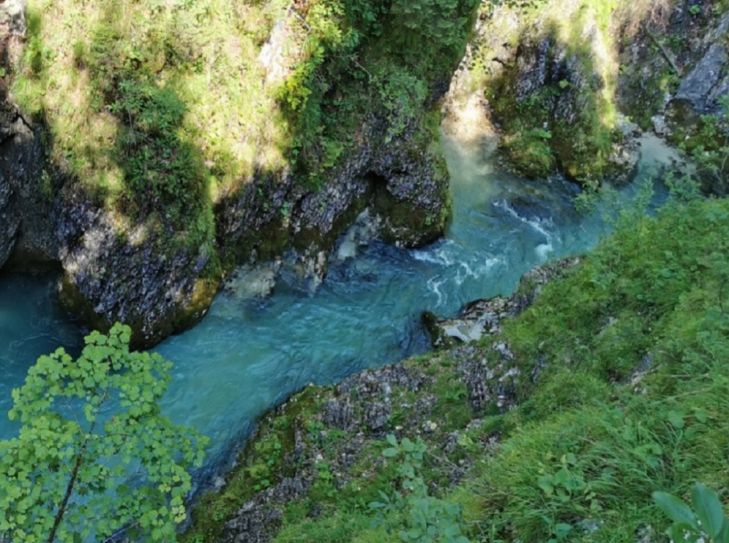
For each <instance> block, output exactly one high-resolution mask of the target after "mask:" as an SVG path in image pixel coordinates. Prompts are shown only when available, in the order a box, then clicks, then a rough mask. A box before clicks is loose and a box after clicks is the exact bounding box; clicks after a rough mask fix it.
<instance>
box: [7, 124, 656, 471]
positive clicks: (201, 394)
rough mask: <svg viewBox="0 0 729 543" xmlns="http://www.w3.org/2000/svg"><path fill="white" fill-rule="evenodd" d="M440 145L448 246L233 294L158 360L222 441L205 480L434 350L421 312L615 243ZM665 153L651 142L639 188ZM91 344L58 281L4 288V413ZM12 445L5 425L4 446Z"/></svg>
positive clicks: (192, 417) (190, 409)
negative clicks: (61, 360)
mask: <svg viewBox="0 0 729 543" xmlns="http://www.w3.org/2000/svg"><path fill="white" fill-rule="evenodd" d="M443 146H444V149H445V151H446V155H447V159H448V166H449V169H450V171H451V175H452V193H453V202H454V215H453V221H452V223H451V225H450V227H449V230H448V233H447V236H446V237H445V238H444V239H442V240H441V241H438V242H436V243H435V244H433V245H431V246H429V247H426V248H423V249H419V250H405V249H398V248H395V247H392V246H387V245H384V244H381V243H376V242H375V243H371V244H369V245H366V246H362V247H351V246H347V247H346V249H347V250H340V251H339V257H337V258H334V259H333V261H332V263H331V266H330V270H329V273H328V275H327V277H326V279H325V280H324V282H323V284H322V285H321V287H320V288H319V289H317V290H316V291H315V292H313V293H312V292H310V291H309V290H308V289H305V288H301V285H300V282H299V281H297V280H293V279H290V278H287V276H286V275H285V274H284V276H283V277H282V278H281V279H280V280H279V281H278V283H277V284H276V287H275V289H274V291H273V293H272V294H271V295H270V296H267V297H265V298H250V297H249V296H244V295H243V294H242V291H243V290H245V289H240V288H227V289H225V290H223V291H222V292H221V293H220V294H219V295H218V296H217V298H216V299H215V302H214V303H213V305H212V307H211V308H210V311H209V312H208V314H207V315H206V317H205V318H204V319H203V320H202V321H201V322H200V323H199V324H198V325H197V326H195V327H194V328H192V329H191V330H188V331H186V332H184V333H182V334H180V335H177V336H174V337H171V338H169V339H168V340H166V341H165V342H163V343H162V344H160V345H159V346H158V347H157V348H156V350H157V351H158V352H160V353H161V354H162V355H164V356H165V357H167V358H169V359H170V360H172V361H173V362H174V364H175V365H174V370H173V380H172V382H171V384H170V388H169V391H168V393H167V396H166V397H165V399H164V405H163V410H164V412H165V413H166V414H167V415H168V416H170V417H171V418H172V419H173V420H174V421H176V422H180V423H185V424H188V425H191V426H194V427H195V428H197V429H198V430H200V431H201V432H203V433H205V434H207V435H208V436H209V437H210V438H211V443H212V445H211V447H210V451H209V454H208V457H207V460H206V466H205V470H204V472H205V473H207V474H210V473H212V472H215V471H218V470H219V469H220V468H221V467H223V466H224V464H225V463H226V462H227V461H228V460H230V458H231V452H232V451H233V450H234V448H235V447H236V446H237V445H238V444H240V443H241V441H242V439H243V438H244V437H245V436H246V435H247V434H248V433H249V432H250V431H251V429H252V427H253V425H254V423H255V421H256V419H257V418H258V417H259V416H260V415H261V414H263V413H264V412H265V411H267V410H268V409H270V408H271V407H272V406H274V405H276V404H278V403H280V402H281V401H283V400H284V399H285V398H286V397H287V396H289V395H290V394H291V393H292V392H294V391H296V390H298V389H301V388H302V387H304V386H306V385H307V384H309V383H316V384H324V383H333V382H337V381H339V380H342V379H343V378H345V377H346V376H348V375H350V374H352V373H354V372H357V371H359V370H362V369H365V368H370V367H376V366H381V365H384V364H387V363H392V362H397V361H399V360H402V359H403V358H405V357H407V356H409V355H412V354H416V353H420V352H424V351H425V350H427V348H428V340H427V337H426V336H425V333H424V331H423V329H422V327H421V325H420V314H421V313H422V311H424V310H429V311H433V312H435V313H436V314H439V315H444V316H449V315H453V314H454V313H456V312H457V311H458V309H459V308H460V307H461V306H462V305H463V304H464V303H466V302H468V301H470V300H473V299H476V298H485V297H489V296H494V295H497V294H508V293H510V292H512V291H513V289H514V288H515V286H516V284H517V282H518V280H519V277H520V276H521V275H522V274H523V273H524V272H526V271H528V270H529V269H531V268H532V267H534V266H536V265H539V264H543V263H544V262H546V261H547V260H549V259H554V258H558V257H561V256H566V255H569V254H575V253H580V252H583V251H585V250H587V249H589V248H590V247H592V246H594V245H595V244H596V243H597V242H598V241H599V239H600V237H601V236H602V235H604V234H605V233H606V232H607V231H608V230H609V226H608V225H606V224H605V223H604V221H602V220H601V218H600V213H598V212H594V213H592V214H587V215H585V214H579V213H577V212H576V211H575V209H574V206H573V198H574V196H575V195H576V194H577V192H578V190H577V188H576V187H575V186H574V185H573V184H571V183H568V182H566V181H564V180H562V179H560V178H558V177H555V178H552V179H543V180H538V181H527V180H524V179H521V178H518V177H514V176H512V175H510V174H508V173H505V172H503V171H500V170H499V169H497V168H495V167H494V165H493V163H492V161H491V160H490V159H489V158H488V156H487V155H486V154H485V153H484V152H483V149H482V148H481V147H479V146H477V145H464V144H459V143H457V142H456V141H455V140H452V139H450V138H448V137H444V140H443ZM667 154H668V153H667V151H666V149H665V147H663V146H662V144H660V142H658V141H657V140H655V139H654V138H650V137H647V138H644V140H643V158H642V160H641V163H640V168H639V172H638V175H637V180H640V179H642V178H645V177H646V176H649V175H651V174H652V172H654V171H655V169H656V167H657V165H658V164H659V163H660V162H662V161H664V160H665V159H666V155H667ZM634 187H635V183H634V184H633V185H632V186H630V187H627V188H625V189H623V194H624V196H625V197H626V198H628V197H629V196H630V194H631V192H632V191H634V190H635V189H634ZM353 249H356V251H355V250H353ZM80 338H81V331H80V329H79V328H78V327H77V326H76V324H74V322H73V321H72V320H70V319H69V318H68V317H67V316H66V315H64V313H63V312H62V310H61V309H60V308H59V306H58V302H57V300H56V290H55V277H53V276H37V277H28V276H21V275H17V274H3V275H0V413H5V412H6V411H7V410H8V409H9V408H10V406H11V403H12V402H11V397H10V394H11V390H12V388H13V387H17V386H19V385H20V384H21V383H22V381H23V379H24V377H25V374H26V372H27V369H28V367H30V365H31V364H33V362H34V361H35V359H36V358H37V357H38V356H39V355H40V354H43V353H46V352H50V351H52V350H54V349H55V348H56V347H57V346H59V345H63V346H66V347H68V348H70V349H71V350H75V349H77V348H78V346H79V344H80ZM15 432H17V427H16V426H15V425H14V424H13V423H11V422H10V421H8V420H7V418H6V417H4V416H0V438H8V437H11V436H12V435H13V434H14V433H15Z"/></svg>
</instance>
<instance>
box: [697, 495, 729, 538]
mask: <svg viewBox="0 0 729 543" xmlns="http://www.w3.org/2000/svg"><path fill="white" fill-rule="evenodd" d="M691 501H692V502H693V505H694V509H695V510H696V515H697V516H698V517H699V520H700V521H701V527H702V528H703V530H704V531H705V532H706V533H707V534H708V535H710V536H711V537H714V538H715V537H717V536H718V535H719V533H720V532H721V530H722V528H723V527H724V509H723V507H722V505H721V502H720V501H719V496H717V494H716V492H714V491H713V490H712V489H710V488H708V487H706V486H704V485H702V484H701V483H697V484H695V485H694V487H693V488H692V489H691Z"/></svg>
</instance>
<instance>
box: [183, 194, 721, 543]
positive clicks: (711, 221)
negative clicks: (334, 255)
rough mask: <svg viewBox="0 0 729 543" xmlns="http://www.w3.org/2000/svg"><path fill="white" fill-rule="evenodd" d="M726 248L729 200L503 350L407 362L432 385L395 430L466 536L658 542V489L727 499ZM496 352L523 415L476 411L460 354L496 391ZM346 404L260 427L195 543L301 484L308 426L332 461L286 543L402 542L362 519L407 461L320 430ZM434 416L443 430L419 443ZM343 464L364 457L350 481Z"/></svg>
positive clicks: (624, 249)
mask: <svg viewBox="0 0 729 543" xmlns="http://www.w3.org/2000/svg"><path fill="white" fill-rule="evenodd" d="M728 240H729V201H726V200H713V201H701V202H694V203H690V204H688V205H683V206H679V205H673V206H669V208H668V209H666V210H664V211H663V212H662V213H661V214H660V215H659V217H658V219H649V218H642V219H639V220H638V221H637V222H633V223H631V224H629V225H627V226H625V227H624V228H622V229H620V230H619V231H618V233H617V234H616V235H614V236H613V237H612V238H610V239H609V240H607V241H605V242H604V243H602V245H601V246H600V247H599V248H598V249H597V250H596V251H595V252H594V253H593V254H591V255H589V256H588V257H587V258H586V259H585V261H584V262H583V264H581V265H580V266H579V267H578V268H577V269H576V270H574V271H573V272H571V273H570V274H569V275H568V276H567V277H566V278H565V279H562V280H559V281H556V282H554V283H552V284H550V285H549V286H548V287H547V288H546V289H545V291H544V292H543V293H542V295H541V296H540V298H539V299H538V301H537V302H536V303H535V305H534V306H532V307H531V308H530V309H529V310H527V312H525V313H524V314H523V315H521V316H520V317H518V318H516V319H514V320H513V321H511V322H509V323H508V324H507V325H506V326H505V329H504V332H503V334H502V336H500V337H499V338H496V339H489V340H486V341H485V342H484V343H483V344H481V345H478V346H474V347H469V348H466V349H465V350H463V349H461V350H453V351H444V352H440V353H434V354H432V355H429V356H426V357H422V358H419V359H415V360H411V361H409V362H407V363H406V364H405V367H406V369H407V371H408V372H410V373H411V374H412V375H416V376H419V378H422V379H423V383H424V384H423V385H422V386H421V387H420V388H419V389H418V390H417V391H413V390H411V389H408V388H406V387H401V386H396V385H394V386H393V387H392V392H391V394H392V405H393V410H392V413H391V415H390V418H389V421H388V424H387V429H386V430H385V431H391V432H393V433H396V434H398V435H400V436H410V437H413V438H415V437H416V436H417V437H419V438H420V439H423V440H424V441H425V442H426V444H427V445H428V448H429V453H428V454H427V455H426V463H425V467H424V469H423V472H422V474H423V476H424V478H425V479H426V480H427V481H428V483H429V487H430V489H431V494H433V495H435V496H440V497H442V498H443V499H444V500H445V503H458V504H461V505H462V506H463V519H462V526H463V529H464V531H466V533H467V534H468V535H469V536H470V538H472V539H473V540H485V541H547V540H548V539H550V537H554V538H556V539H555V540H565V541H611V542H613V541H625V542H628V541H635V540H636V539H637V538H639V537H641V536H642V535H650V537H651V539H650V540H652V541H653V540H655V541H661V540H662V536H661V535H660V534H661V532H662V530H663V528H665V526H666V520H665V519H664V518H662V517H661V516H660V514H659V513H658V511H657V510H656V508H655V507H654V506H653V505H652V503H651V499H650V494H651V492H652V491H654V490H658V489H661V490H668V491H671V492H674V493H676V494H678V495H682V494H685V493H686V492H687V490H688V488H689V485H690V484H691V483H692V482H694V481H697V480H698V481H704V482H705V483H707V484H710V485H711V486H713V487H714V488H716V489H717V490H719V491H720V492H721V493H722V494H723V495H724V498H725V499H726V498H727V496H726V493H727V490H728V489H729V469H728V468H727V466H729V462H728V460H729V458H727V456H728V454H729V453H727V451H729V437H727V436H729V423H728V422H727V418H726V413H727V410H729V394H728V393H729V366H727V364H726V361H727V360H728V359H729V251H728V249H729V247H728V246H727V245H728V244H729V241H728ZM494 341H495V342H497V343H504V342H506V343H507V344H508V345H509V346H510V348H511V350H512V351H513V352H514V354H515V358H514V360H513V363H512V365H511V368H517V369H518V373H516V375H517V377H516V378H515V379H514V380H513V381H512V386H511V387H510V389H511V391H512V393H513V398H512V400H513V402H514V403H515V405H516V407H515V408H514V409H512V410H509V411H507V412H501V411H500V410H499V409H498V408H497V407H496V406H495V405H486V406H483V408H481V409H479V410H475V411H474V410H472V409H471V407H470V406H469V402H468V398H467V396H468V394H467V389H466V386H465V385H464V382H463V380H462V377H461V376H462V373H461V370H460V369H459V368H460V367H461V362H462V360H463V357H464V356H465V357H467V358H469V359H477V360H479V359H480V360H482V361H483V363H485V364H486V365H487V366H488V367H491V368H494V371H496V376H495V377H494V378H498V377H499V375H498V372H499V369H498V368H499V363H498V360H497V359H498V356H497V353H496V351H495V350H494V349H493V348H492V345H491V343H492V342H494ZM337 394H339V393H335V391H334V390H333V389H318V388H310V389H307V391H305V392H304V393H302V394H301V395H299V396H297V397H296V398H295V399H294V400H293V401H292V402H291V403H290V404H288V405H287V406H286V407H284V408H283V410H282V411H280V412H278V413H275V414H272V415H270V416H269V417H268V418H267V419H266V420H264V421H263V423H262V426H261V432H260V434H259V435H258V437H257V438H256V439H255V440H254V441H253V443H252V444H251V445H250V446H249V448H248V450H247V453H245V454H244V455H243V456H242V463H241V465H240V466H239V467H238V468H237V470H236V471H235V472H234V473H233V474H232V475H231V476H230V479H229V484H228V486H227V487H226V489H225V490H224V491H223V492H222V493H220V494H212V495H209V496H207V497H205V498H204V499H203V500H202V502H201V503H200V504H199V505H198V507H197V509H196V513H195V519H196V522H195V524H194V528H193V530H192V531H191V532H189V533H188V535H187V538H186V540H187V541H208V540H214V538H212V537H211V536H210V534H213V533H217V530H219V529H220V526H221V523H220V522H221V521H222V520H224V519H226V518H228V517H229V516H230V514H231V513H232V512H233V511H235V510H237V508H239V507H240V506H241V505H242V504H243V503H244V502H245V501H246V500H248V499H250V498H251V497H252V496H253V495H254V494H255V492H256V491H257V490H259V489H261V488H265V487H266V486H268V485H270V484H273V483H275V482H276V481H277V480H278V478H279V477H280V476H281V475H288V476H291V475H292V474H294V473H296V472H297V471H299V470H303V469H304V466H302V465H296V463H294V462H291V460H290V456H287V455H289V454H290V453H291V452H292V450H293V449H292V448H293V446H294V444H293V443H294V439H293V436H294V435H295V432H296V429H299V431H301V433H302V435H303V436H304V437H303V439H304V440H305V442H306V446H307V447H309V448H311V449H313V450H314V451H315V453H314V454H320V455H321V457H319V458H318V459H316V460H314V461H313V462H314V463H313V464H312V466H313V467H312V468H311V469H312V470H313V472H314V473H315V476H314V482H313V485H312V486H311V487H310V489H309V490H308V491H307V492H306V493H305V494H304V496H303V497H301V498H299V499H296V500H294V501H293V502H291V503H289V504H288V505H286V506H285V507H284V513H283V521H282V530H281V531H280V532H279V534H278V539H277V540H278V541H287V542H288V541H319V542H326V541H331V542H335V541H336V542H341V541H398V540H400V537H399V536H398V531H399V529H400V528H403V527H410V526H411V525H412V522H411V520H409V519H410V518H411V514H412V513H413V512H412V510H410V509H408V507H407V506H406V507H405V508H404V509H402V508H401V509H396V510H393V511H392V512H391V513H389V514H388V515H387V517H386V518H385V519H384V520H385V521H384V524H381V525H380V526H379V527H377V528H375V527H373V524H372V522H373V520H374V513H373V511H372V510H371V509H370V508H369V506H368V504H369V503H370V502H371V501H373V500H377V499H379V491H384V492H386V493H391V492H392V489H394V488H397V487H398V486H399V485H400V484H401V479H400V476H399V475H398V473H397V469H398V462H395V461H393V460H392V459H387V458H384V457H383V456H382V455H381V451H382V449H383V448H384V447H387V445H386V444H385V442H384V440H383V433H382V432H379V433H377V432H367V431H364V433H363V432H362V431H359V432H357V433H351V432H350V433H348V432H346V431H342V430H339V429H336V428H332V427H330V426H328V425H327V424H326V423H325V421H324V418H323V417H322V411H323V410H324V406H325V405H326V403H327V402H328V401H329V400H330V399H331V398H333V397H335V396H336V395H337ZM351 400H352V401H353V402H355V403H354V405H355V411H356V410H357V409H366V408H367V405H368V404H367V403H366V399H365V400H360V402H365V403H364V404H357V403H356V402H357V399H356V398H354V397H352V399H351ZM426 400H427V401H426ZM423 402H424V403H423ZM423 406H425V407H423ZM419 412H423V413H419ZM423 417H427V418H428V419H429V420H432V421H434V422H436V423H437V425H436V426H437V427H436V428H435V429H431V430H430V431H427V432H426V431H423V429H422V428H423V421H424V418H423ZM444 443H451V446H445V445H444ZM353 444H354V445H353ZM352 448H354V449H355V450H354V452H352ZM344 451H349V453H350V454H354V455H355V459H354V462H353V464H352V465H350V466H343V465H342V464H341V462H340V461H339V458H340V457H341V455H342V453H343V452H344ZM453 480H455V481H459V480H460V481H461V482H460V483H456V484H455V486H453V482H452V481H453ZM568 530H569V534H568V535H564V534H565V533H566V532H567V531H568ZM205 534H207V536H206V535H205ZM558 534H562V536H558ZM559 537H562V539H559ZM436 540H444V539H436ZM422 541H428V539H422Z"/></svg>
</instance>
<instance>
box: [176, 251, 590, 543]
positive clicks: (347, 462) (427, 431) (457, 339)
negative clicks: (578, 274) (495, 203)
mask: <svg viewBox="0 0 729 543" xmlns="http://www.w3.org/2000/svg"><path fill="white" fill-rule="evenodd" d="M578 263H579V259H578V258H569V259H566V260H563V261H559V262H556V263H553V264H550V265H547V266H545V267H541V268H536V269H534V270H533V271H531V272H529V273H528V274H526V275H525V276H524V278H523V279H522V281H521V283H520V285H519V288H518V289H517V291H516V292H515V293H514V294H513V295H512V296H510V297H497V298H493V299H490V300H481V301H478V302H474V303H473V304H469V306H468V307H467V308H466V309H465V311H464V313H463V314H462V316H461V317H459V318H458V319H456V320H444V321H439V320H437V319H435V317H432V320H431V326H430V327H429V329H430V331H431V334H432V335H433V340H434V344H435V345H436V346H439V347H445V346H446V345H447V348H445V349H443V350H440V351H437V352H436V353H434V354H432V355H427V356H424V357H420V358H417V359H414V360H410V361H407V362H406V363H404V364H401V365H395V366H387V367H384V368H381V369H377V370H368V371H364V372H362V373H359V374H356V375H354V376H352V377H349V378H348V379H346V380H345V381H343V382H342V383H340V384H339V385H337V386H334V387H314V386H311V387H308V388H307V389H305V390H304V391H302V392H300V393H299V394H296V395H294V396H293V397H292V398H291V399H290V400H289V401H287V402H286V403H285V404H284V405H282V406H280V407H278V408H277V409H275V410H274V411H273V412H271V413H269V414H268V415H267V416H266V417H265V418H264V419H263V420H262V421H261V422H260V424H259V427H258V430H257V433H256V435H255V436H253V437H252V438H251V440H250V441H249V443H248V445H247V447H246V448H245V450H244V451H243V452H242V453H241V454H240V457H239V460H238V463H237V465H236V466H235V467H234V468H233V470H232V471H231V472H230V473H228V474H227V475H226V477H225V480H222V479H221V480H219V481H218V482H217V486H219V488H218V490H216V491H214V492H212V493H210V494H207V495H205V496H203V497H202V498H201V499H200V501H199V503H198V504H197V505H196V506H195V509H194V510H193V521H192V526H191V528H190V529H189V530H188V531H187V532H186V533H185V535H184V537H183V540H184V541H195V542H198V541H221V542H223V541H225V542H235V543H244V542H250V543H253V542H257V543H261V542H266V541H272V540H273V539H274V537H275V535H276V534H277V533H278V531H279V530H280V528H281V526H282V522H283V520H284V511H286V510H287V508H290V507H291V506H292V504H294V503H299V504H300V506H301V507H302V508H303V509H302V511H301V514H302V515H313V516H314V517H316V515H317V514H318V513H317V507H318V504H317V496H318V494H319V493H321V492H330V491H331V492H338V491H340V490H341V489H342V488H344V487H346V486H348V485H355V486H356V481H357V480H358V479H359V478H362V477H364V478H365V479H369V478H371V477H372V476H374V475H375V472H376V470H380V469H383V467H384V464H383V462H382V461H383V460H384V459H382V458H380V457H379V451H378V443H379V442H381V441H382V440H383V439H384V437H385V435H387V434H389V433H394V434H397V435H407V436H409V437H410V438H415V437H417V436H421V437H422V438H423V439H425V440H426V441H427V442H428V443H429V444H431V445H432V446H433V448H434V449H435V450H445V451H448V454H451V453H454V452H455V451H457V450H458V448H459V440H460V439H461V438H462V435H463V432H466V431H467V428H468V427H469V426H473V427H476V426H478V425H479V424H480V422H481V421H480V420H479V414H480V413H482V412H483V410H484V409H485V408H486V407H487V406H489V405H492V404H493V405H496V406H498V409H500V410H502V411H503V412H505V411H508V410H509V409H511V408H513V406H514V402H515V398H516V395H515V391H516V388H515V387H517V386H518V385H517V383H518V381H519V380H520V379H522V376H521V375H520V371H519V369H518V368H517V367H516V366H515V365H514V363H513V362H514V355H513V353H512V352H511V350H510V348H509V345H508V343H506V342H501V341H499V340H498V339H494V341H493V343H492V344H491V346H489V347H488V349H489V350H491V351H493V353H495V354H496V355H498V356H497V358H498V362H497V363H490V364H488V365H484V364H483V360H484V348H485V347H483V344H481V343H479V342H478V341H477V340H481V339H485V338H486V337H491V338H498V337H499V334H500V332H501V325H502V323H503V322H504V321H505V320H507V319H510V318H513V317H515V316H517V315H518V314H520V313H521V312H522V311H524V310H525V309H527V308H528V307H529V306H530V305H531V304H532V303H534V301H535V300H536V299H538V297H539V294H540V292H541V291H542V288H543V287H544V286H545V285H547V284H548V283H549V282H551V281H553V280H555V279H557V278H560V277H564V276H565V275H566V274H567V273H569V271H570V270H571V269H572V268H573V267H574V266H576V265H577V264H578ZM464 326H468V327H470V328H471V329H476V328H478V332H479V333H478V338H476V337H464V335H463V334H464V332H463V331H462V328H463V327H464ZM454 329H459V332H453V330H454ZM472 335H474V334H472ZM455 343H457V345H454V344H455ZM536 377H537V375H536V374H535V375H532V376H530V377H528V378H529V379H536ZM496 441H497V439H496V438H494V439H493V440H492V441H489V442H487V443H484V446H486V447H493V446H495V443H496ZM471 462H472V460H469V459H468V458H462V459H461V460H460V461H459V462H457V463H455V464H448V465H444V466H442V467H443V469H445V470H446V471H447V472H448V473H447V479H448V480H450V481H451V482H452V483H453V484H455V483H457V482H458V481H460V480H461V479H462V477H463V476H464V475H465V474H466V473H467V471H468V469H469V468H470V467H472V466H471ZM363 466H367V468H366V469H365V471H363ZM330 489H331V490H330ZM363 499H364V498H363Z"/></svg>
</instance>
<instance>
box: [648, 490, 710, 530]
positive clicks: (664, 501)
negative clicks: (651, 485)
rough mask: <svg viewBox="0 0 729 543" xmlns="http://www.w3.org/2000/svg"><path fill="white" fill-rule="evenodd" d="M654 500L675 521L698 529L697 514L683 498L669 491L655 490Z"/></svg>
mask: <svg viewBox="0 0 729 543" xmlns="http://www.w3.org/2000/svg"><path fill="white" fill-rule="evenodd" d="M653 501H654V502H655V503H656V505H658V507H660V508H661V510H662V511H663V512H664V513H665V514H666V515H667V516H668V517H669V518H670V519H671V520H672V521H674V522H676V523H678V524H684V525H687V526H690V527H692V528H694V529H698V528H699V526H698V523H697V521H696V515H694V513H693V511H691V508H690V507H689V506H688V505H686V504H685V503H684V502H683V500H680V499H679V498H677V497H675V496H673V495H671V494H668V493H667V492H654V493H653Z"/></svg>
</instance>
